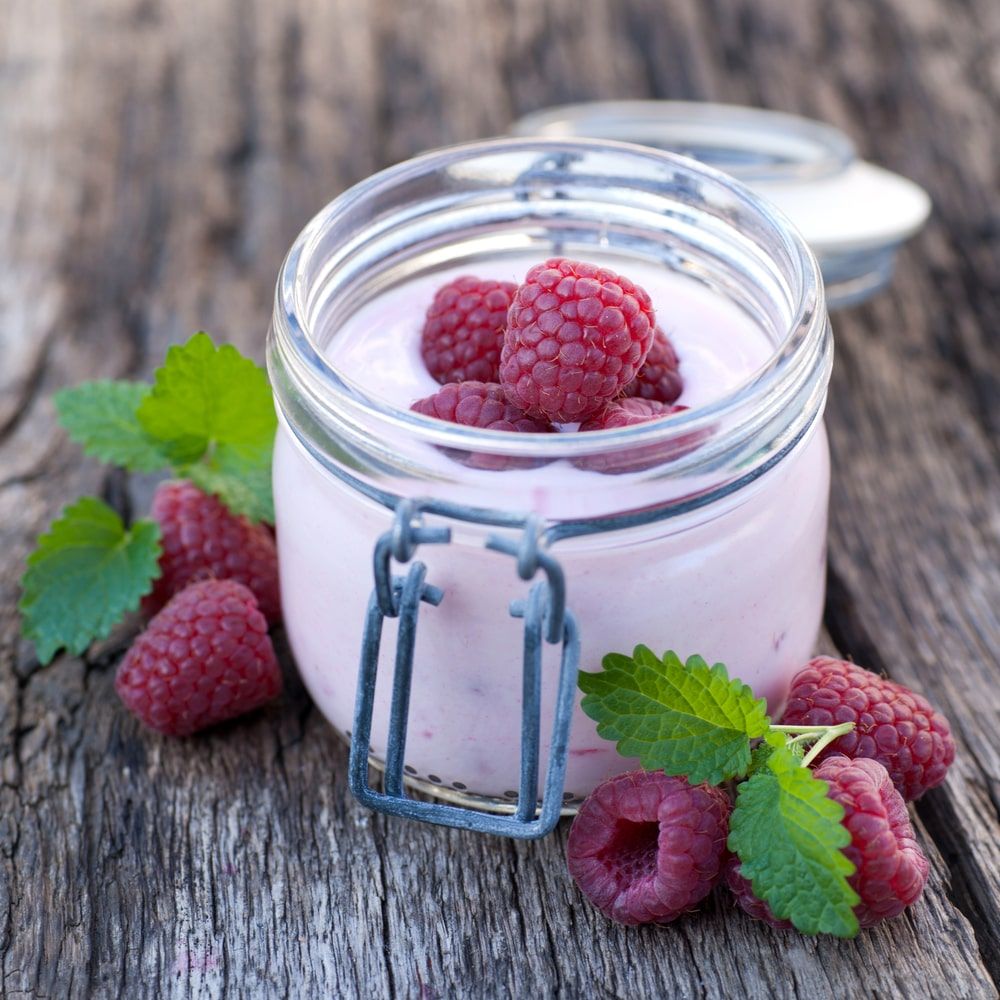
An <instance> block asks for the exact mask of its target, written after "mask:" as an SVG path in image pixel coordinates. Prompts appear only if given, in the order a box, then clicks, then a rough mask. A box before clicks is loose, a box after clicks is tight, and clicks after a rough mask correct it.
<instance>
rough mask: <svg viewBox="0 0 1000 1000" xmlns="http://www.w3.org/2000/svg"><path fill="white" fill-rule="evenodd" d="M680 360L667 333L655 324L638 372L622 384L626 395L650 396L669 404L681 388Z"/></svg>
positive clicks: (642, 397) (643, 397)
mask: <svg viewBox="0 0 1000 1000" xmlns="http://www.w3.org/2000/svg"><path fill="white" fill-rule="evenodd" d="M679 368H680V361H678V360H677V353H676V352H675V351H674V345H673V344H671V343H670V340H669V338H668V337H667V335H666V334H665V333H664V332H663V331H662V330H661V329H660V328H659V327H657V328H656V330H655V331H654V332H653V343H652V344H651V345H650V348H649V354H647V355H646V360H645V362H644V363H643V366H642V367H641V368H640V369H639V374H638V375H636V377H635V378H634V379H633V380H632V381H631V382H629V384H628V385H627V386H625V395H626V396H638V397H639V398H640V399H654V400H656V401H657V402H658V403H673V402H674V401H675V400H676V399H677V397H678V396H679V395H680V394H681V392H682V391H683V390H684V380H683V379H682V378H681V373H680V371H679V370H678V369H679Z"/></svg>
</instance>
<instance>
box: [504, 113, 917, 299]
mask: <svg viewBox="0 0 1000 1000" xmlns="http://www.w3.org/2000/svg"><path fill="white" fill-rule="evenodd" d="M511 132H512V133H513V134H515V135H520V136H545V137H548V138H564V139H565V138H573V137H590V138H599V139H615V140H619V141H625V142H634V143H638V144H640V145H644V146H652V147H654V148H656V149H662V150H667V151H669V152H674V153H680V154H682V155H686V156H690V157H692V158H693V159H696V160H700V161H701V162H703V163H707V164H710V165H711V166H713V167H716V168H717V169H719V170H724V171H725V172H727V173H729V174H731V175H732V176H734V177H737V178H738V179H739V180H741V181H743V182H744V183H745V184H747V185H748V186H750V187H751V188H753V189H754V190H755V191H756V192H757V193H758V194H760V195H762V196H763V197H765V198H767V199H768V200H769V201H770V202H771V203H772V204H774V205H776V206H777V207H778V208H779V209H780V210H781V211H783V212H784V213H785V214H786V215H787V216H788V217H789V219H791V221H792V223H793V224H794V225H795V226H796V227H797V228H798V229H799V231H800V232H801V233H802V235H803V236H804V237H805V239H806V240H807V242H808V243H809V244H810V246H811V247H812V249H813V251H814V253H815V254H816V256H817V258H818V259H819V263H820V267H821V270H822V272H823V279H824V283H825V285H826V292H827V304H828V306H830V307H831V308H836V307H842V306H846V305H853V304H856V303H858V302H862V301H864V300H866V299H868V298H870V297H871V296H872V295H874V294H875V293H876V292H878V291H880V290H881V289H882V288H884V287H885V286H886V285H887V284H888V283H889V281H890V279H891V277H892V272H893V267H894V265H895V260H896V253H897V251H898V249H899V247H900V245H901V244H902V243H903V242H904V241H905V240H906V239H907V238H909V237H910V236H912V235H914V234H915V233H916V232H918V231H919V230H920V228H921V227H922V226H923V224H924V222H925V221H926V219H927V216H928V214H929V212H930V207H931V203H930V198H929V197H928V195H927V193H926V192H925V191H924V190H923V188H921V187H919V186H918V185H917V184H914V183H913V182H912V181H909V180H907V179H906V178H905V177H901V176H899V175H898V174H894V173H892V172H890V171H888V170H884V169H882V168H881V167H877V166H875V165H874V164H871V163H866V162H864V161H863V160H860V159H858V157H857V154H856V151H855V149H854V145H853V143H852V142H851V140H850V139H849V138H848V137H847V136H846V135H844V133H842V132H841V131H839V130H838V129H836V128H834V127H833V126H831V125H826V124H824V123H822V122H817V121H811V120H810V119H807V118H800V117H798V116H796V115H789V114H783V113H781V112H776V111H765V110H762V109H758V108H745V107H737V106H732V105H724V104H707V103H697V102H685V101H608V102H596V103H587V104H571V105H565V106H563V107H556V108H548V109H544V110H541V111H537V112H535V113H533V114H530V115H527V116H526V117H524V118H521V119H519V120H518V121H516V122H515V123H514V124H513V125H512V126H511Z"/></svg>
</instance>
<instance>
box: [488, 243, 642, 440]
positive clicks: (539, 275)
mask: <svg viewBox="0 0 1000 1000" xmlns="http://www.w3.org/2000/svg"><path fill="white" fill-rule="evenodd" d="M654 328H655V316H654V313H653V305H652V303H651V302H650V299H649V296H648V295H647V294H646V292H645V291H644V290H643V289H642V288H640V287H639V286H638V285H636V284H634V283H633V282H631V281H629V279H628V278H624V277H622V276H620V275H618V274H615V272H614V271H610V270H608V269H607V268H605V267H598V266H597V265H595V264H587V263H583V262H580V261H572V260H567V259H565V258H563V257H553V258H551V259H550V260H547V261H545V262H544V263H542V264H536V265H535V266H534V267H533V268H531V270H529V271H528V274H527V276H526V277H525V279H524V282H523V284H521V285H520V286H518V289H517V293H516V295H515V296H514V301H513V302H512V303H511V307H510V312H509V314H508V316H507V332H506V333H505V334H504V344H503V351H502V352H501V355H500V382H501V384H502V385H503V387H504V392H506V393H507V398H508V399H509V400H510V401H511V403H513V404H515V405H516V406H518V407H520V408H521V409H523V410H524V411H525V412H526V413H527V414H529V415H530V416H535V417H545V418H546V419H548V420H553V421H556V422H557V423H573V422H576V421H583V420H587V419H588V418H590V417H592V416H595V415H596V414H598V413H599V412H600V411H601V410H602V409H604V407H605V406H606V405H607V404H608V403H609V402H610V401H611V400H613V399H615V398H616V397H617V396H620V395H621V393H622V392H623V390H624V389H625V387H626V386H627V385H628V384H629V383H630V382H632V380H633V379H634V378H635V377H636V375H637V374H638V372H639V369H640V368H641V367H642V364H643V362H644V361H645V360H646V355H647V354H648V353H649V348H650V344H651V343H652V340H653V330H654Z"/></svg>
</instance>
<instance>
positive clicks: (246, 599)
mask: <svg viewBox="0 0 1000 1000" xmlns="http://www.w3.org/2000/svg"><path fill="white" fill-rule="evenodd" d="M152 515H153V518H154V520H155V521H156V522H157V523H158V524H159V526H160V534H161V542H162V554H161V556H160V576H159V578H158V579H157V581H156V583H155V585H154V587H153V590H152V592H151V593H150V594H148V595H147V596H146V598H145V599H144V600H143V605H142V607H143V612H144V613H145V614H146V615H147V616H149V617H150V621H149V623H148V625H147V626H146V629H145V631H144V632H142V633H140V635H139V636H138V637H137V638H136V640H135V642H133V644H132V646H131V648H130V649H129V651H128V652H127V653H126V654H125V657H124V659H123V660H122V662H121V664H120V665H119V667H118V673H117V675H116V677H115V689H116V690H117V692H118V695H119V697H120V698H121V700H122V701H123V702H124V704H125V705H126V707H127V708H128V709H130V710H131V711H132V712H134V713H135V714H136V715H137V716H138V717H139V718H140V719H141V720H142V721H143V722H145V723H146V724H147V725H149V726H151V727H152V728H153V729H156V730H159V731H160V732H161V733H166V734H168V735H171V736H188V735H190V734H191V733H194V732H197V731H198V730H200V729H204V728H206V727H207V726H212V725H215V724H216V723H219V722H224V721H226V720H227V719H232V718H235V717H236V716H238V715H243V714H244V713H246V712H250V711H252V710H253V709H256V708H259V707H260V706H262V705H264V704H266V703H267V702H269V701H271V700H272V699H273V698H275V697H276V696H277V695H278V694H279V693H280V691H281V671H280V669H279V667H278V661H277V658H276V657H275V654H274V648H273V646H272V645H271V639H270V637H269V635H268V625H274V624H276V623H277V622H279V621H280V619H281V603H280V599H279V593H278V552H277V548H276V546H275V541H274V535H273V533H272V532H271V529H270V528H268V527H267V526H265V525H263V524H254V523H252V522H250V521H249V520H247V519H246V518H245V517H238V516H237V515H235V514H232V513H231V512H230V511H229V510H228V509H227V508H226V507H225V506H224V505H223V503H222V502H221V501H220V500H218V499H217V498H216V497H214V496H209V495H208V494H206V493H203V492H202V491H201V490H199V489H198V488H197V487H196V486H194V485H193V484H191V483H189V482H185V481H180V482H168V483H163V484H162V485H161V486H160V487H159V488H158V489H157V491H156V496H155V497H154V498H153V509H152Z"/></svg>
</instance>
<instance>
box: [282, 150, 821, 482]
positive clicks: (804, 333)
mask: <svg viewBox="0 0 1000 1000" xmlns="http://www.w3.org/2000/svg"><path fill="white" fill-rule="evenodd" d="M504 153H525V154H538V156H539V157H543V158H544V157H554V156H560V155H570V156H572V155H574V154H578V155H580V156H585V155H587V154H598V153H605V154H607V153H610V154H614V155H615V156H618V157H621V158H622V159H623V160H624V161H632V162H633V164H635V165H638V164H640V163H641V164H644V165H645V166H646V167H648V168H657V167H659V168H662V169H663V170H664V172H665V175H666V174H668V173H669V174H670V175H674V176H676V175H682V176H687V177H688V178H690V179H691V180H692V181H695V182H697V183H700V184H706V185H710V186H711V187H712V188H714V189H716V190H717V191H719V192H724V193H725V194H726V195H727V196H728V197H729V198H730V199H732V200H733V201H735V202H737V203H738V204H739V205H740V206H741V207H742V208H743V209H745V210H747V211H749V212H750V213H751V214H752V215H753V216H754V217H755V218H756V219H757V220H758V221H759V222H760V223H762V225H763V226H764V228H765V229H766V230H767V232H768V235H769V236H770V237H772V238H773V239H774V240H775V241H776V242H777V243H778V244H780V246H781V249H782V250H783V251H784V252H785V254H786V255H787V259H788V260H790V261H791V264H792V266H791V268H789V269H788V273H785V272H784V271H783V272H782V273H783V277H784V278H786V279H787V280H788V281H789V284H790V285H791V289H792V292H793V297H794V307H793V308H792V310H791V320H790V322H788V324H787V329H786V330H785V331H784V334H783V335H782V336H780V337H779V338H778V340H777V342H776V343H774V345H773V350H772V353H771V355H770V357H769V358H768V360H767V362H765V364H764V365H762V366H761V367H760V368H759V369H757V371H756V372H754V373H753V374H752V375H750V376H749V377H748V378H746V379H744V380H743V381H742V382H740V383H739V384H738V385H736V386H734V387H733V388H732V389H730V390H729V391H727V392H726V393H724V394H723V395H721V396H720V397H718V398H716V399H715V400H712V401H711V402H708V403H705V404H703V405H700V406H696V407H692V408H691V409H688V410H685V411H682V412H679V413H676V414H673V415H671V416H670V417H669V418H667V419H663V420H657V421H650V422H647V423H644V424H635V425H632V426H628V427H622V428H614V429H609V430H600V431H592V432H588V433H586V434H512V433H509V432H503V431H494V430H486V429H480V428H474V427H466V426H462V425H459V424H451V423H447V422H445V421H441V420H436V419H434V418H432V417H427V416H424V415H422V414H418V413H415V412H413V411H411V410H403V409H400V408H398V407H396V406H394V405H392V404H391V403H388V402H387V401H384V400H382V399H379V398H378V397H376V396H374V395H371V394H370V393H368V392H366V391H364V390H363V389H361V388H360V387H358V386H357V385H356V384H354V383H351V382H349V381H348V380H347V379H345V378H344V377H343V375H342V374H341V373H340V372H339V371H338V369H337V368H336V367H335V366H334V365H333V364H331V363H330V361H329V360H328V359H327V357H326V355H325V353H324V351H323V350H322V348H321V347H320V346H319V344H318V342H317V341H316V339H315V337H314V331H311V330H309V329H307V327H306V326H305V325H304V323H303V321H302V317H303V316H304V315H305V313H306V311H307V309H306V306H305V302H304V300H303V298H302V296H303V294H305V292H306V291H307V288H306V283H307V282H306V275H305V269H306V267H307V265H308V264H309V263H310V260H311V255H313V254H315V253H316V252H317V247H318V243H319V239H320V236H321V235H322V234H323V233H324V232H325V231H326V230H327V229H328V227H329V226H330V225H331V223H332V221H333V220H334V219H336V218H337V217H338V216H339V215H341V214H342V213H344V212H345V211H347V210H348V209H350V208H355V207H357V206H358V205H360V204H362V203H364V202H365V201H375V200H376V199H377V198H378V196H379V195H381V194H385V193H386V192H388V191H391V190H392V189H393V188H394V187H396V186H398V185H401V184H403V183H406V182H407V181H412V180H414V179H417V178H419V177H421V176H422V175H426V174H430V173H433V172H434V171H436V170H438V169H442V168H449V167H452V168H453V167H455V166H456V165H459V164H461V163H463V162H466V161H473V160H476V159H477V158H484V157H489V156H491V155H493V154H504ZM624 173H625V172H624V171H623V177H622V178H621V179H620V180H621V182H622V183H626V182H627V177H625V176H624ZM828 330H829V321H828V319H827V314H826V307H825V300H824V291H823V283H822V278H821V275H820V270H819V265H818V264H817V261H816V258H815V256H814V255H813V253H812V251H811V250H810V248H809V247H808V245H807V244H806V242H805V240H804V239H803V238H802V237H801V235H800V234H799V233H798V232H797V230H796V229H795V228H794V227H793V226H792V224H791V223H790V222H789V221H788V220H787V218H786V217H785V216H784V215H783V214H782V213H781V212H780V211H779V210H778V209H776V208H774V207H773V206H771V205H770V204H769V203H767V202H766V201H765V200H764V199H762V198H760V197H759V196H758V195H756V194H754V193H753V192H752V191H750V190H749V189H748V188H746V187H745V186H744V185H743V184H742V183H740V182H739V181H738V180H736V179H734V178H732V177H730V176H729V175H728V174H725V173H723V172H721V171H719V170H716V169H714V168H712V167H709V166H707V165H705V164H703V163H700V162H697V161H695V160H692V159H689V158H687V157H683V156H680V155H678V154H675V153H668V152H665V151H662V150H657V149H652V148H650V147H646V146H640V145H636V144H633V143H624V142H616V141H609V140H602V139H573V140H563V139H546V138H529V139H525V138H498V139H488V140H483V141H478V142H470V143H462V144H458V145H453V146H447V147H443V148H441V149H437V150H432V151H429V152H426V153H422V154H420V155H418V156H416V157H413V158H411V159H409V160H405V161H403V162H401V163H398V164H395V165H394V166H391V167H388V168H386V169H384V170H382V171H379V172H378V173H376V174H373V175H372V176H370V177H368V178H366V179H365V180H362V181H360V182H359V183H357V184H355V185H354V186H353V187H351V188H349V189H347V190H346V191H344V192H343V193H342V194H340V195H339V196H338V197H337V198H335V199H334V200H333V201H331V202H329V203H328V204H327V205H326V206H325V207H324V208H323V209H321V210H320V211H319V212H318V213H317V214H316V215H315V216H314V217H313V218H312V219H311V220H310V221H309V223H307V225H306V226H305V227H304V228H303V230H302V231H301V232H300V234H299V236H298V237H297V238H296V240H295V242H294V243H293V245H292V247H291V249H290V250H289V252H288V254H287V256H286V257H285V260H284V262H283V264H282V267H281V270H280V273H279V276H278V282H277V290H276V296H275V306H274V317H273V324H272V337H273V340H274V346H275V347H276V349H277V350H278V352H279V353H280V355H281V362H282V363H283V364H285V365H286V366H287V367H288V368H289V369H290V374H291V377H292V380H293V382H294V383H296V384H298V385H305V384H308V385H309V386H310V389H311V393H312V395H313V397H314V399H315V401H316V402H317V403H318V404H320V405H325V406H327V407H329V406H331V405H336V404H338V403H349V404H350V407H351V410H352V412H353V413H354V414H355V415H356V417H357V418H359V419H361V420H372V421H375V422H378V423H381V424H383V425H385V426H388V427H392V428H394V429H396V430H404V431H406V432H407V433H408V434H411V435H412V436H413V437H414V438H415V439H419V440H420V441H421V442H424V443H426V444H430V445H435V446H438V447H439V448H450V449H455V450H458V451H465V452H486V453H490V454H497V455H509V456H514V457H531V458H537V459H539V460H542V461H553V460H557V459H560V458H570V459H572V458H574V457H582V456H584V455H591V454H606V453H610V452H614V451H617V450H619V449H625V448H634V447H639V446H644V445H649V444H651V443H656V442H658V441H662V440H663V439H664V438H669V437H672V436H673V435H675V434H676V435H678V436H681V435H689V434H698V433H699V432H704V431H707V430H709V429H711V428H712V427H714V426H716V425H717V424H718V422H720V421H722V420H724V419H725V418H727V417H728V416H731V415H732V414H734V413H736V412H738V411H739V410H740V409H741V408H743V407H746V406H747V405H748V403H750V402H751V401H752V400H754V399H759V398H763V397H767V396H770V395H772V394H774V393H776V392H777V391H778V389H779V387H780V386H781V385H782V384H783V382H784V381H785V380H786V379H787V378H788V377H789V375H790V374H792V375H793V376H794V369H795V368H796V367H799V368H801V362H802V358H803V355H813V356H815V355H816V354H817V353H820V354H823V355H824V356H825V357H826V362H827V370H828V368H829V354H830V351H829V349H828V348H827V349H825V350H823V351H819V352H818V351H817V341H819V340H821V339H822V338H823V336H824V333H825V332H828ZM824 384H825V382H824ZM668 464H671V465H673V464H674V463H673V462H671V463H668ZM687 464H688V465H689V466H690V465H692V464H693V463H690V462H689V463H687ZM679 465H680V466H683V465H684V459H683V458H682V459H681V460H680V462H679Z"/></svg>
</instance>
